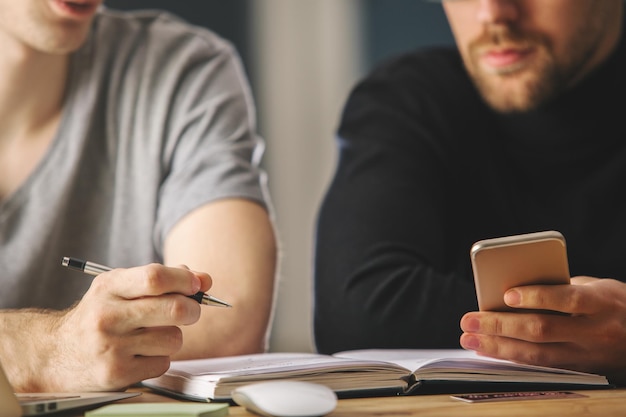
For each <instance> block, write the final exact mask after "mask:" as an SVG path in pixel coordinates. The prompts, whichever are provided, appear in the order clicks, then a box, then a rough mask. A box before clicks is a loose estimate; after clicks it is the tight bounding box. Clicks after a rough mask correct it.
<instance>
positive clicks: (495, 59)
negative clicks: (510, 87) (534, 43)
mask: <svg viewBox="0 0 626 417" xmlns="http://www.w3.org/2000/svg"><path fill="white" fill-rule="evenodd" d="M529 54H530V51H529V50H527V49H526V50H524V49H497V50H491V51H488V52H486V53H484V54H483V55H482V59H483V61H484V63H485V64H487V65H488V66H490V67H493V68H504V67H508V66H511V65H517V64H518V63H519V62H520V61H522V60H523V59H524V58H526V57H527V56H528V55H529Z"/></svg>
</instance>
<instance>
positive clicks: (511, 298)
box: [504, 290, 522, 307]
mask: <svg viewBox="0 0 626 417" xmlns="http://www.w3.org/2000/svg"><path fill="white" fill-rule="evenodd" d="M521 301H522V296H521V294H520V293H519V292H518V291H516V290H510V291H507V292H506V293H504V302H505V303H506V304H507V305H509V306H511V307H515V306H517V305H519V304H520V302H521Z"/></svg>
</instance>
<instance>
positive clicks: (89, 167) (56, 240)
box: [0, 9, 270, 308]
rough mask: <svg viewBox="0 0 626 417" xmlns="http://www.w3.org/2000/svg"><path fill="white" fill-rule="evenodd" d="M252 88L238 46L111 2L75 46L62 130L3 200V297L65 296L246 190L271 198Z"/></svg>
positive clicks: (263, 200) (156, 257) (20, 302)
mask: <svg viewBox="0 0 626 417" xmlns="http://www.w3.org/2000/svg"><path fill="white" fill-rule="evenodd" d="M255 124H256V122H255V116H254V107H253V103H252V99H251V94H250V91H249V86H248V84H247V80H246V78H245V75H244V72H243V70H242V67H241V64H240V61H239V58H238V56H237V54H236V52H235V51H234V50H233V47H232V46H231V45H230V44H229V43H228V42H226V41H224V40H223V39H221V38H219V37H218V36H217V35H215V34H214V33H212V32H210V31H208V30H206V29H203V28H198V27H193V26H190V25H188V24H186V23H184V22H182V21H181V20H179V19H177V18H176V17H174V16H172V15H169V14H167V13H164V12H158V11H142V12H133V13H121V12H115V11H112V10H106V9H103V10H101V11H100V12H99V13H98V15H97V16H96V18H95V21H94V25H93V28H92V31H91V33H90V35H89V38H88V40H87V42H86V43H85V45H83V46H82V47H81V49H80V50H79V51H77V52H76V53H75V54H74V56H73V58H72V63H71V68H70V73H69V82H68V86H67V91H66V96H65V104H64V112H63V117H62V121H61V124H60V127H59V130H58V132H57V134H56V137H55V138H54V140H53V143H52V144H51V146H50V148H49V149H48V151H47V153H46V155H45V156H44V157H43V159H42V161H41V162H40V163H39V165H38V166H37V167H36V168H35V171H34V172H33V173H32V174H31V176H30V177H29V178H28V179H27V181H26V182H25V183H24V184H23V185H22V186H21V187H20V188H19V189H18V190H17V191H16V192H15V193H13V194H12V195H10V196H8V197H7V198H6V199H5V200H3V201H1V202H0V267H1V272H0V274H1V275H0V308H22V307H47V308H65V307H68V306H70V305H71V304H72V303H74V302H75V301H77V300H78V299H80V298H81V296H82V295H83V294H84V292H85V291H86V290H87V289H88V287H89V285H90V282H91V279H90V277H89V276H86V275H84V274H82V273H80V272H76V271H70V270H68V269H66V268H63V267H62V266H61V259H62V257H64V256H74V257H77V258H82V259H86V260H91V261H94V262H97V263H102V264H105V265H109V266H112V267H129V266H136V265H144V264H147V263H150V262H155V261H156V262H162V259H163V242H164V239H165V237H166V236H167V234H168V232H169V231H170V230H171V228H172V226H173V225H174V224H175V223H176V222H177V221H179V220H180V219H181V218H182V217H183V216H185V215H186V214H187V213H189V212H190V211H192V210H193V209H195V208H198V207H199V206H201V205H204V204H206V203H208V202H211V201H215V200H218V199H222V198H229V197H241V198H245V199H249V200H252V201H255V202H258V203H259V204H261V205H263V206H264V207H266V208H267V207H269V206H270V204H269V201H268V200H267V193H266V188H265V179H264V178H265V176H264V173H263V172H262V171H261V170H260V168H259V162H260V157H261V154H262V152H263V143H262V140H261V139H260V138H259V137H258V136H257V134H256V126H255Z"/></svg>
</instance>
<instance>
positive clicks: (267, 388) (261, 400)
mask: <svg viewBox="0 0 626 417" xmlns="http://www.w3.org/2000/svg"><path fill="white" fill-rule="evenodd" d="M231 395H232V398H233V401H234V402H235V403H237V404H239V405H240V406H242V407H245V408H246V409H248V411H251V412H253V413H256V414H260V415H262V416H268V417H317V416H323V415H326V414H328V413H330V412H331V411H333V410H334V409H335V407H336V406H337V395H336V394H335V393H334V392H333V390H331V389H330V388H328V387H327V386H325V385H321V384H314V383H311V382H303V381H288V380H283V379H281V380H276V381H263V382H257V383H253V384H249V385H244V386H241V387H238V388H235V389H234V390H233V391H232V393H231Z"/></svg>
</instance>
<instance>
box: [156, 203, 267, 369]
mask: <svg viewBox="0 0 626 417" xmlns="http://www.w3.org/2000/svg"><path fill="white" fill-rule="evenodd" d="M276 252H277V249H276V240H275V236H274V230H273V228H272V225H271V222H270V219H269V217H268V215H267V212H266V211H265V209H263V208H262V207H261V206H259V205H257V204H255V203H252V202H248V201H243V200H225V201H222V202H218V203H212V204H209V205H207V206H205V207H203V208H201V209H199V210H197V211H196V212H194V213H192V214H190V215H189V216H188V217H187V218H185V219H183V220H182V221H181V222H180V223H179V224H178V225H177V226H176V227H175V228H174V229H173V230H172V233H171V234H170V236H169V237H168V241H167V244H166V262H167V263H168V264H172V265H175V264H185V265H187V266H189V267H190V268H191V269H193V270H199V271H204V272H208V273H209V274H210V275H211V277H212V279H213V286H212V287H211V289H210V291H209V292H210V293H211V294H213V295H215V296H216V297H218V298H221V299H224V300H226V301H228V302H229V303H231V304H232V305H233V308H228V309H225V308H218V307H202V315H201V318H200V320H199V321H198V322H197V323H195V324H193V325H192V326H184V327H183V328H182V331H183V341H184V343H183V348H182V349H181V350H180V351H179V352H178V353H177V354H176V355H175V357H174V359H189V358H198V357H211V356H226V355H235V354H244V353H251V352H259V351H262V350H264V349H265V342H266V336H267V330H268V326H269V321H270V315H271V311H272V299H273V295H274V279H275V271H276V257H277V254H276Z"/></svg>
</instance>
